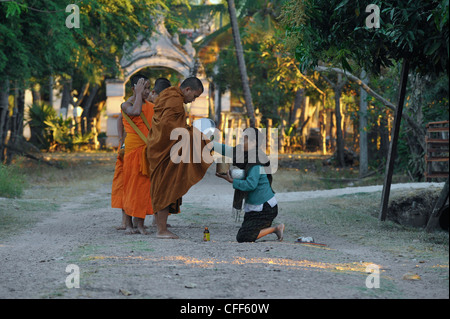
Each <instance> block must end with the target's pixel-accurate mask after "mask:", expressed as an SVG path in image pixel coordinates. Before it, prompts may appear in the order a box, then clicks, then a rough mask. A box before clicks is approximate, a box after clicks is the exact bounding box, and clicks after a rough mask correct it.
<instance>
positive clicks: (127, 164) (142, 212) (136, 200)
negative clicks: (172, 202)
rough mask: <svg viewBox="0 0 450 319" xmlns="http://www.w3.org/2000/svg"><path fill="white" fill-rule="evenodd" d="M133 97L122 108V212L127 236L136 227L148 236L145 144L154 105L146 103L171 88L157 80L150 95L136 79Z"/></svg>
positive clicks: (143, 79)
mask: <svg viewBox="0 0 450 319" xmlns="http://www.w3.org/2000/svg"><path fill="white" fill-rule="evenodd" d="M130 83H131V85H132V90H133V96H132V97H130V99H128V101H126V102H124V103H123V104H122V111H123V117H124V120H123V124H124V127H125V132H126V134H127V135H126V138H125V156H124V165H123V188H124V192H123V195H124V196H123V209H124V210H125V213H126V215H127V219H126V233H133V223H132V220H131V217H134V224H135V226H136V228H137V231H138V232H139V233H141V234H147V232H146V230H145V227H144V220H145V216H146V215H152V214H153V209H152V205H151V197H150V185H151V183H150V178H149V173H148V162H147V158H146V155H147V154H146V147H147V145H146V143H147V136H148V133H149V129H150V126H151V119H152V116H153V106H154V104H153V103H151V102H148V101H146V99H147V98H149V97H154V96H155V94H156V95H157V94H159V93H160V92H161V91H162V90H164V89H165V88H167V87H169V86H170V82H169V81H168V80H167V79H158V80H157V83H155V89H154V90H153V91H150V84H149V81H148V79H147V78H146V77H144V76H142V75H139V74H138V75H134V76H133V77H132V78H131V79H130Z"/></svg>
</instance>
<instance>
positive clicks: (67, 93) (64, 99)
mask: <svg viewBox="0 0 450 319" xmlns="http://www.w3.org/2000/svg"><path fill="white" fill-rule="evenodd" d="M62 82H63V89H62V96H61V107H60V112H61V113H62V114H63V118H67V111H68V109H69V104H70V102H72V78H69V79H63V80H62Z"/></svg>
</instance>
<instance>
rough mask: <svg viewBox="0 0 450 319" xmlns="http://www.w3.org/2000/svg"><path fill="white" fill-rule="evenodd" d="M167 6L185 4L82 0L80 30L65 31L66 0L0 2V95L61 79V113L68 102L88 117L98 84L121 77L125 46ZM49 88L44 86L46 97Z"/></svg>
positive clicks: (3, 111)
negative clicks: (75, 98)
mask: <svg viewBox="0 0 450 319" xmlns="http://www.w3.org/2000/svg"><path fill="white" fill-rule="evenodd" d="M170 4H187V0H171V1H163V0H144V1H132V2H130V1H125V0H98V1H97V0H95V1H94V0H85V1H82V2H78V3H77V5H78V6H79V7H80V11H79V14H80V25H79V28H76V27H75V28H68V27H66V25H65V22H66V18H67V16H68V13H66V11H65V9H66V6H67V1H63V0H36V1H33V2H32V4H24V3H20V2H17V1H2V2H1V3H0V83H1V85H0V89H1V90H2V92H1V95H2V96H6V97H7V96H8V95H9V94H10V90H9V88H17V87H18V88H19V93H20V92H23V90H25V89H26V88H32V87H34V83H43V82H45V83H49V82H52V79H54V78H55V79H56V78H58V77H59V78H60V82H61V83H60V85H61V86H62V88H63V89H62V95H63V98H62V101H63V102H62V105H61V106H62V108H63V109H64V108H67V105H68V104H69V103H73V104H74V105H82V106H83V107H85V111H86V112H85V113H84V114H85V115H86V116H90V115H89V114H91V112H90V108H91V107H92V102H93V101H94V100H95V96H96V93H97V92H98V91H99V85H100V83H101V82H102V81H103V79H104V78H105V76H114V75H117V74H118V73H120V65H119V61H120V58H121V57H122V56H123V55H124V54H126V53H127V52H125V50H124V44H125V43H126V42H133V41H135V40H136V39H137V38H138V36H139V35H146V34H150V32H151V30H152V27H153V25H152V21H151V15H152V14H153V15H155V14H156V13H161V14H162V13H164V12H165V13H166V14H170V10H169V8H168V6H167V5H170ZM49 86H50V85H48V84H46V85H44V86H43V87H45V88H46V89H47V90H48V91H49V92H48V93H49V94H50V93H51V91H52V88H48V87H49ZM75 93H76V94H75ZM18 95H20V94H18ZM74 97H77V98H78V101H77V102H75V101H74ZM84 97H86V99H84ZM1 101H3V102H0V128H2V129H3V130H6V131H7V130H8V125H9V124H8V118H9V115H8V112H7V110H8V108H9V106H8V104H7V99H1ZM22 118H23V114H22ZM17 133H19V134H21V133H20V132H17ZM5 137H6V134H3V133H2V134H0V160H3V145H4V143H5Z"/></svg>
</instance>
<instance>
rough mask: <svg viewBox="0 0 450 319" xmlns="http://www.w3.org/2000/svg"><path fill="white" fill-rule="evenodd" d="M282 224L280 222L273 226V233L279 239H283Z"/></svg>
mask: <svg viewBox="0 0 450 319" xmlns="http://www.w3.org/2000/svg"><path fill="white" fill-rule="evenodd" d="M284 228H285V226H284V224H280V225H278V226H276V227H275V231H274V233H275V234H276V235H277V237H278V240H279V241H283V233H284Z"/></svg>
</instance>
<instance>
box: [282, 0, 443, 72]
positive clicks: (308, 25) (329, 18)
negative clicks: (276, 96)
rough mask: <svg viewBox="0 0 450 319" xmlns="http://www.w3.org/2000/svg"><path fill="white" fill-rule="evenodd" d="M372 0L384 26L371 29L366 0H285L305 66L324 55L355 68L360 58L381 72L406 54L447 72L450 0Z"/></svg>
mask: <svg viewBox="0 0 450 319" xmlns="http://www.w3.org/2000/svg"><path fill="white" fill-rule="evenodd" d="M370 3H373V4H376V5H378V6H379V8H380V28H371V29H368V28H367V26H366V18H367V17H368V15H369V13H366V12H365V9H366V6H367V4H368V3H367V2H366V1H359V0H333V1H330V0H300V1H299V0H288V1H286V4H285V5H284V7H283V11H282V15H281V21H282V24H283V25H284V26H285V28H286V31H287V35H288V39H289V40H288V42H289V44H290V47H291V49H292V51H293V52H294V53H295V56H296V57H297V59H298V60H299V61H300V63H301V65H302V67H303V68H305V69H306V68H310V67H313V66H315V65H317V64H318V62H319V60H322V61H326V62H331V63H332V64H333V65H341V66H342V67H343V68H344V69H346V70H351V67H350V64H351V63H350V61H355V62H356V63H357V64H358V65H359V66H361V67H363V68H365V69H366V70H370V71H372V73H379V72H380V70H381V68H382V67H390V66H392V62H393V61H401V60H402V59H404V58H407V59H408V60H409V61H410V66H411V69H412V70H418V71H419V72H421V73H423V74H439V73H441V72H446V71H448V66H449V65H448V58H449V43H448V36H449V33H448V32H449V31H448V0H433V1H416V0H389V1H380V0H374V1H371V2H370Z"/></svg>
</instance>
